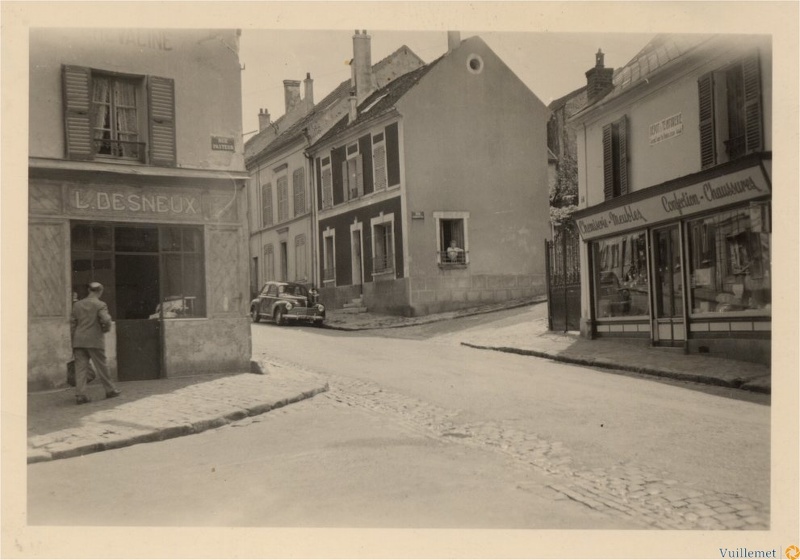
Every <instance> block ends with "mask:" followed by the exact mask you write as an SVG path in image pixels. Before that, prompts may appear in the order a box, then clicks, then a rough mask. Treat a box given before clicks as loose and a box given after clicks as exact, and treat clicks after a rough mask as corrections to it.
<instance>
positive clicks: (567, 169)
mask: <svg viewBox="0 0 800 560" xmlns="http://www.w3.org/2000/svg"><path fill="white" fill-rule="evenodd" d="M577 209H578V164H577V162H576V161H575V156H574V155H572V154H570V153H569V152H567V153H565V154H564V157H563V158H562V159H561V161H559V162H558V167H557V169H556V180H555V183H554V184H553V186H552V187H551V188H550V222H551V223H552V224H553V226H555V227H559V226H563V225H564V224H565V223H568V222H569V221H570V220H571V218H572V214H573V212H575V210H577Z"/></svg>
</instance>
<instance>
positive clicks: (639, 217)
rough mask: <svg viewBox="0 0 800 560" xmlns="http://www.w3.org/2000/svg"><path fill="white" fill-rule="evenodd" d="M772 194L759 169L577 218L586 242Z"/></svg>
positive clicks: (716, 178) (732, 174)
mask: <svg viewBox="0 0 800 560" xmlns="http://www.w3.org/2000/svg"><path fill="white" fill-rule="evenodd" d="M769 194H770V189H769V186H768V182H767V179H766V177H765V176H764V171H763V170H762V169H761V167H760V166H754V167H749V168H747V169H742V170H741V171H734V172H733V173H729V174H727V175H723V176H721V177H713V178H711V179H708V180H706V181H703V182H701V183H695V184H693V185H689V186H688V187H682V188H678V189H675V190H674V191H672V192H668V193H666V194H661V195H655V196H652V197H650V198H646V199H644V200H638V201H635V202H631V203H629V204H624V205H622V206H619V207H617V208H613V209H611V210H604V211H601V212H598V213H597V214H592V215H589V216H585V217H582V218H576V220H575V222H576V223H577V224H578V230H579V231H580V234H581V237H582V238H583V239H595V238H597V237H602V236H605V235H609V234H612V233H620V232H623V231H628V230H632V229H636V228H645V227H648V226H652V225H654V224H657V223H660V222H665V221H668V220H678V219H680V218H681V217H683V216H687V215H692V214H697V213H699V212H705V211H707V210H713V209H714V208H720V207H722V206H727V205H729V204H734V203H736V202H744V201H747V200H751V199H754V198H758V197H761V196H766V195H769Z"/></svg>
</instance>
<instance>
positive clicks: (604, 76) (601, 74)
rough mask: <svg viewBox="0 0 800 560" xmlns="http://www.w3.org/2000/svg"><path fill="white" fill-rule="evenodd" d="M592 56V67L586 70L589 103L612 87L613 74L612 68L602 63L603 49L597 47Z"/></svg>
mask: <svg viewBox="0 0 800 560" xmlns="http://www.w3.org/2000/svg"><path fill="white" fill-rule="evenodd" d="M594 56H595V63H594V68H592V69H590V70H588V71H587V72H586V83H587V86H588V87H587V95H588V97H589V102H590V103H591V102H592V101H596V100H597V99H600V98H601V97H603V96H604V95H605V94H607V93H608V92H609V90H610V89H611V88H612V87H613V83H612V81H611V79H612V77H613V76H614V69H613V68H606V67H605V65H604V64H603V58H604V57H605V55H604V54H603V51H602V50H600V49H597V54H596V55H594Z"/></svg>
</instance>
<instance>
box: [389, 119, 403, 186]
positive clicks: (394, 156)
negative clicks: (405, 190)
mask: <svg viewBox="0 0 800 560" xmlns="http://www.w3.org/2000/svg"><path fill="white" fill-rule="evenodd" d="M386 168H387V169H386V175H387V178H388V181H389V186H390V187H393V186H394V185H399V184H400V144H399V138H398V131H397V123H392V124H390V125H389V126H387V127H386Z"/></svg>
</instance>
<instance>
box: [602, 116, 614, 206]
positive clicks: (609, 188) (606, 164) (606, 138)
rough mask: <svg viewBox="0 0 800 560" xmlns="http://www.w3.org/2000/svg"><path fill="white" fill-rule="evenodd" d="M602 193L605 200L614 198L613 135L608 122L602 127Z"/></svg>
mask: <svg viewBox="0 0 800 560" xmlns="http://www.w3.org/2000/svg"><path fill="white" fill-rule="evenodd" d="M603 194H604V195H605V200H610V199H612V198H614V137H613V133H612V130H611V125H610V124H607V125H605V126H604V127H603Z"/></svg>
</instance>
